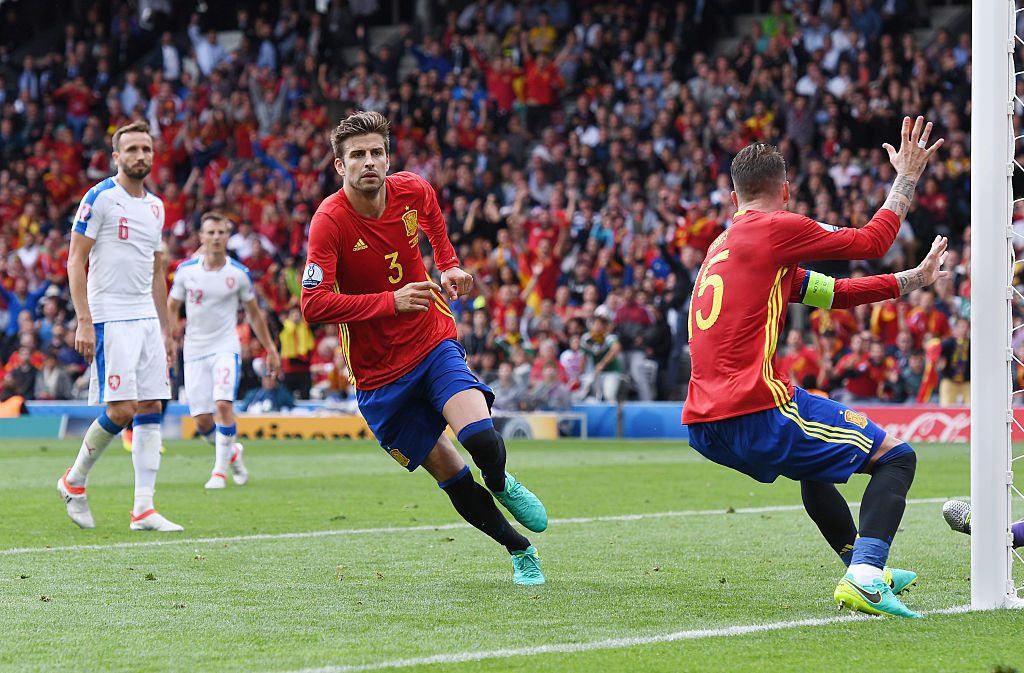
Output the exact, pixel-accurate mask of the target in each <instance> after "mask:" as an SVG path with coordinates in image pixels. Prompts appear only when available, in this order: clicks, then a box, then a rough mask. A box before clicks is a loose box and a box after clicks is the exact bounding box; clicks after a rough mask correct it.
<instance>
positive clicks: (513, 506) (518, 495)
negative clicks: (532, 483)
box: [491, 472, 548, 533]
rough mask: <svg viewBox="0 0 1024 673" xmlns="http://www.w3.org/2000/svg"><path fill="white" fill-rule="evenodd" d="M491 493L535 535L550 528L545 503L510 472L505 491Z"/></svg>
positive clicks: (507, 476) (506, 477)
mask: <svg viewBox="0 0 1024 673" xmlns="http://www.w3.org/2000/svg"><path fill="white" fill-rule="evenodd" d="M491 493H492V494H494V497H495V499H496V500H497V501H498V502H500V503H501V504H502V505H503V506H504V507H505V509H507V510H508V511H509V513H510V514H511V515H512V516H514V517H515V519H516V521H518V522H519V523H521V524H523V525H524V526H526V527H527V528H528V529H530V530H532V531H533V532H534V533H540V532H541V531H543V530H544V529H545V528H547V527H548V512H547V510H545V509H544V503H542V502H541V501H540V498H538V497H537V496H535V495H534V494H533V493H531V492H530V489H528V488H526V487H525V486H523V485H522V484H520V483H519V482H518V481H516V478H515V477H513V476H512V475H511V474H509V473H508V472H506V473H505V490H504V491H491Z"/></svg>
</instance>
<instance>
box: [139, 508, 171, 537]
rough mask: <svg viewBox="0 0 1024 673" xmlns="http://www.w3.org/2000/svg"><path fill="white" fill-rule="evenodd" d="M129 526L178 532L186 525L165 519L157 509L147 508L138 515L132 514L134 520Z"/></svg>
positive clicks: (163, 531)
mask: <svg viewBox="0 0 1024 673" xmlns="http://www.w3.org/2000/svg"><path fill="white" fill-rule="evenodd" d="M128 527H129V528H130V529H132V530H155V531H159V532H161V533H177V532H179V531H183V530H185V529H184V527H182V526H179V525H178V524H176V523H174V522H173V521H168V520H167V519H165V518H164V517H163V515H162V514H160V512H158V511H156V510H155V509H150V510H146V511H145V512H143V513H142V514H140V515H138V516H135V515H134V514H132V522H131V525H129V526H128Z"/></svg>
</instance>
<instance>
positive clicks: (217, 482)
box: [203, 472, 228, 489]
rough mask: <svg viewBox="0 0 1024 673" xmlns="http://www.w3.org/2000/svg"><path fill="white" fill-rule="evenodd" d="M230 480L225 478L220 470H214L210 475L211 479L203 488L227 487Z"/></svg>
mask: <svg viewBox="0 0 1024 673" xmlns="http://www.w3.org/2000/svg"><path fill="white" fill-rule="evenodd" d="M227 485H228V480H227V479H225V478H224V475H223V474H221V473H219V472H214V473H213V474H211V475H210V480H209V481H207V482H206V484H205V485H204V486H203V488H210V489H213V488H226V487H227Z"/></svg>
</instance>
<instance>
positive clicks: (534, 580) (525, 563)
mask: <svg viewBox="0 0 1024 673" xmlns="http://www.w3.org/2000/svg"><path fill="white" fill-rule="evenodd" d="M544 582H545V580H544V573H542V572H541V571H540V559H539V558H538V557H537V550H536V549H534V547H533V545H530V546H529V547H527V548H526V551H514V552H512V583H513V584H523V585H533V584H544Z"/></svg>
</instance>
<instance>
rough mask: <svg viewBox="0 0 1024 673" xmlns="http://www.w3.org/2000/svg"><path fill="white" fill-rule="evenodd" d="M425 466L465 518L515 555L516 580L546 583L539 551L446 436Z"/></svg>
mask: <svg viewBox="0 0 1024 673" xmlns="http://www.w3.org/2000/svg"><path fill="white" fill-rule="evenodd" d="M422 465H423V469H425V470H426V471H427V472H428V473H429V474H430V476H432V477H433V478H434V479H435V480H436V481H437V485H438V486H440V487H441V489H442V490H443V491H444V492H445V493H446V494H447V495H448V497H449V499H451V501H452V505H453V506H454V507H455V511H457V512H458V513H459V514H460V515H461V516H462V518H463V519H465V520H466V521H467V522H469V523H470V524H472V525H473V527H474V528H476V529H478V530H480V531H481V532H483V533H484V534H485V535H487V536H488V537H490V538H491V539H493V540H495V541H496V542H497V543H498V544H500V545H503V546H504V547H505V549H507V550H508V553H509V554H510V555H511V556H512V581H513V582H514V583H516V584H543V583H544V575H543V573H541V570H540V562H539V560H538V558H537V550H536V549H534V548H533V546H531V545H530V541H529V540H528V539H527V538H526V537H525V536H523V535H521V534H520V533H519V532H518V531H517V530H516V529H515V528H513V527H512V525H511V524H509V522H508V520H507V519H505V517H504V516H503V515H502V513H501V512H500V511H499V510H498V508H497V506H495V504H494V499H493V498H492V497H491V495H490V494H489V493H488V492H487V490H486V489H485V488H483V487H482V486H481V485H480V484H478V483H476V481H474V479H473V475H472V474H471V473H470V471H469V466H468V465H466V463H465V461H464V460H462V456H461V455H459V452H458V451H457V450H456V449H455V445H453V444H452V442H451V440H450V439H448V437H447V435H441V437H439V438H438V440H437V444H435V445H434V448H433V449H432V450H431V451H430V453H429V454H427V457H426V459H425V460H424V461H423V463H422Z"/></svg>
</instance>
